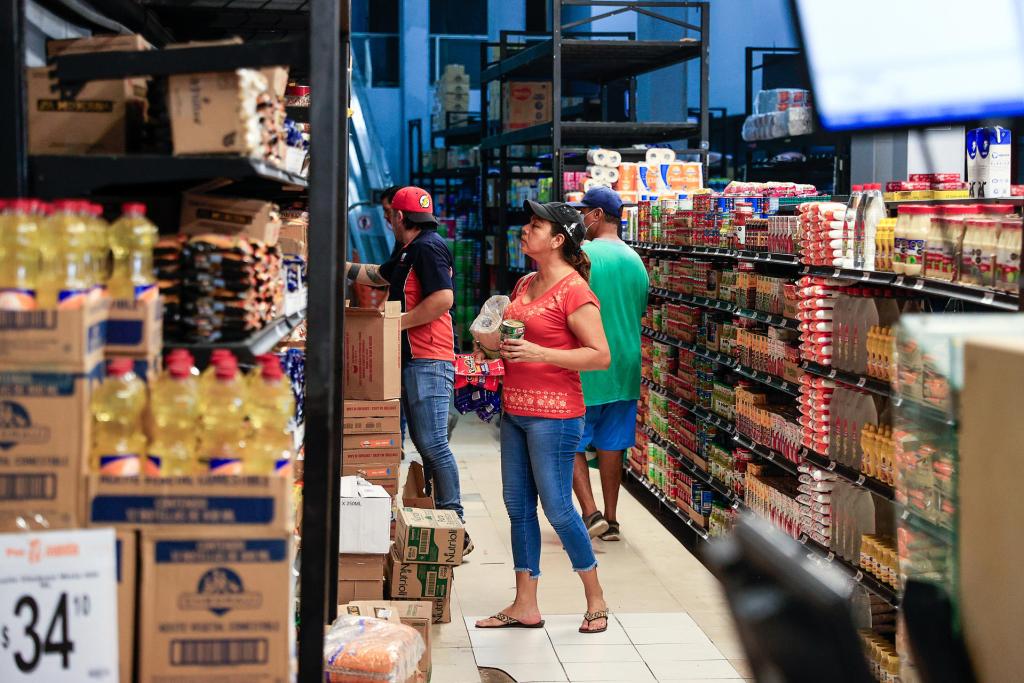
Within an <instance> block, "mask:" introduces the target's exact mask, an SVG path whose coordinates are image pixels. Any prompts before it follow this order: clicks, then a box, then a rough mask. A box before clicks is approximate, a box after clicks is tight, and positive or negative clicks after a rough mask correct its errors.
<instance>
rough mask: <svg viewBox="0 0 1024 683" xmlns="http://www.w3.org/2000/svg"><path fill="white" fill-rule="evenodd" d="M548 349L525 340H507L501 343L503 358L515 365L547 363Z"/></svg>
mask: <svg viewBox="0 0 1024 683" xmlns="http://www.w3.org/2000/svg"><path fill="white" fill-rule="evenodd" d="M546 351H547V349H546V348H544V347H543V346H537V345H536V344H534V343H533V342H528V341H526V340H525V339H506V340H504V341H503V342H501V357H502V358H504V359H505V360H508V361H512V362H513V363H546V362H547V355H546V353H545V352H546Z"/></svg>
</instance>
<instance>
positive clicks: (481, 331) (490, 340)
mask: <svg viewBox="0 0 1024 683" xmlns="http://www.w3.org/2000/svg"><path fill="white" fill-rule="evenodd" d="M508 304H509V298H508V297H507V296H492V297H491V298H490V299H488V300H487V301H485V302H484V305H483V306H482V307H481V308H480V315H478V316H477V317H476V320H474V321H473V324H472V325H470V326H469V332H470V334H472V335H473V338H474V339H476V340H477V341H478V342H479V343H480V346H481V347H482V348H483V350H484V354H485V355H486V356H487V357H488V358H497V357H498V347H499V346H500V345H501V335H500V333H499V331H498V328H499V327H500V326H501V318H502V316H503V315H504V313H505V308H506V307H507V306H508Z"/></svg>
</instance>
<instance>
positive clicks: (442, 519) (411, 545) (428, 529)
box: [395, 507, 466, 597]
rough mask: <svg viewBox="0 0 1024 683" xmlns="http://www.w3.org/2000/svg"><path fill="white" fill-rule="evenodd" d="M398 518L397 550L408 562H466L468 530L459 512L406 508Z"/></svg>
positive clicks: (399, 510)
mask: <svg viewBox="0 0 1024 683" xmlns="http://www.w3.org/2000/svg"><path fill="white" fill-rule="evenodd" d="M396 519H397V526H396V528H395V549H396V550H397V551H398V553H399V555H398V556H399V557H401V558H402V560H403V561H404V562H429V563H434V564H447V565H459V564H462V546H463V543H464V542H465V538H466V529H465V527H463V525H462V521H461V520H460V519H459V515H458V513H457V512H455V511H454V510H421V509H418V508H409V507H403V508H399V509H398V512H397V515H396ZM428 597H433V596H428ZM436 597H440V596H436Z"/></svg>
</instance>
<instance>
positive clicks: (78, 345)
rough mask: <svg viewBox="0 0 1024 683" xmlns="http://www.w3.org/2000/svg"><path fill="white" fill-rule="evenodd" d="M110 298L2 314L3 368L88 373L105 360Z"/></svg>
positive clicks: (0, 347) (0, 351)
mask: <svg viewBox="0 0 1024 683" xmlns="http://www.w3.org/2000/svg"><path fill="white" fill-rule="evenodd" d="M109 311H110V299H107V298H100V299H96V300H93V301H91V302H89V303H88V304H87V305H85V306H83V307H81V308H76V309H68V310H39V311H17V312H15V311H6V312H5V313H4V315H3V316H0V368H3V369H7V370H9V369H12V368H31V369H34V370H40V369H47V370H68V371H76V372H85V371H87V370H92V369H93V368H95V367H96V366H97V364H99V363H101V362H102V361H103V352H104V346H105V345H106V331H107V316H108V314H109Z"/></svg>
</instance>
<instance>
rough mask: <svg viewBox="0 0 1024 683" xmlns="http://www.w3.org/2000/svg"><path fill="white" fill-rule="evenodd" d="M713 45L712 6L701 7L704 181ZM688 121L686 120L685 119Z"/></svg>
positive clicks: (706, 173)
mask: <svg viewBox="0 0 1024 683" xmlns="http://www.w3.org/2000/svg"><path fill="white" fill-rule="evenodd" d="M710 43H711V5H710V4H708V3H706V2H705V3H701V5H700V149H701V160H702V161H703V162H704V176H705V177H704V179H705V180H707V179H708V177H709V176H710V172H709V170H708V157H709V154H708V152H709V151H710V149H711V142H710V141H709V140H708V138H709V137H710V125H709V122H708V99H709V97H710V95H711V67H710V65H709V64H708V56H709V55H710V49H709V45H710ZM683 120H684V121H685V120H686V119H685V118H684V119H683Z"/></svg>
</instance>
